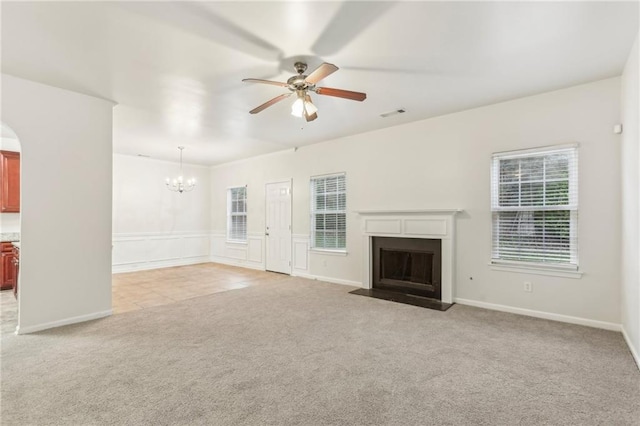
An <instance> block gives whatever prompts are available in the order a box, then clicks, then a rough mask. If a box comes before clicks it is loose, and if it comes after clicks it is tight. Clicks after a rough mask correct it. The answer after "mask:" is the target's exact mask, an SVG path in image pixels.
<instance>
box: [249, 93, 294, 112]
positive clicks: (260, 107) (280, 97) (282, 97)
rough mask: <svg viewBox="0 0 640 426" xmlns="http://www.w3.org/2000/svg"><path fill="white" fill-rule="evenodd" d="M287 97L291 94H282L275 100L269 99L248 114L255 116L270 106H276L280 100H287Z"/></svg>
mask: <svg viewBox="0 0 640 426" xmlns="http://www.w3.org/2000/svg"><path fill="white" fill-rule="evenodd" d="M289 96H291V93H285V94H282V95H280V96H276V97H275V98H273V99H271V100H270V101H267V102H265V103H263V104H262V105H260V106H258V107H255V108H254V109H252V110H251V111H249V114H257V113H259V112H260V111H262V110H263V109H267V108H269V107H270V106H271V105H273V104H276V103H278V102H280V101H281V100H283V99H285V98H288V97H289Z"/></svg>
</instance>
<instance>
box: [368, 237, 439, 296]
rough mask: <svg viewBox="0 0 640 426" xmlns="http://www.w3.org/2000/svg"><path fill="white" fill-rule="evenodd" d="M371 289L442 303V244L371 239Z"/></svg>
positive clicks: (428, 241) (382, 238)
mask: <svg viewBox="0 0 640 426" xmlns="http://www.w3.org/2000/svg"><path fill="white" fill-rule="evenodd" d="M372 243H373V244H372V246H373V253H372V255H373V262H372V266H373V271H372V272H373V288H374V289H381V290H387V291H393V292H398V293H400V294H411V295H417V296H423V297H428V298H432V299H437V300H441V275H442V273H441V269H442V264H441V263H442V250H441V246H442V242H441V240H435V239H424V238H391V237H373V241H372Z"/></svg>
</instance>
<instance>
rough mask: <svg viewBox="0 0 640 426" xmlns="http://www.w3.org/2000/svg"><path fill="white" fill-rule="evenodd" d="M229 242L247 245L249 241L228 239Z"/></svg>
mask: <svg viewBox="0 0 640 426" xmlns="http://www.w3.org/2000/svg"><path fill="white" fill-rule="evenodd" d="M226 243H227V244H240V245H243V246H246V245H247V241H240V240H227V241H226Z"/></svg>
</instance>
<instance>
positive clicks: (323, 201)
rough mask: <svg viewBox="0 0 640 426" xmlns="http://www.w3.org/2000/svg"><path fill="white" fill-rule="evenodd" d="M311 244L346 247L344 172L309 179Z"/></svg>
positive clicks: (338, 248)
mask: <svg viewBox="0 0 640 426" xmlns="http://www.w3.org/2000/svg"><path fill="white" fill-rule="evenodd" d="M311 245H312V247H314V248H320V249H329V250H344V249H346V247H347V186H346V176H345V174H344V173H341V174H336V175H330V176H318V177H312V178H311Z"/></svg>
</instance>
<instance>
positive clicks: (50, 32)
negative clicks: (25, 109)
mask: <svg viewBox="0 0 640 426" xmlns="http://www.w3.org/2000/svg"><path fill="white" fill-rule="evenodd" d="M1 8H2V58H1V59H2V72H5V73H8V74H12V75H15V76H18V77H22V78H27V79H30V80H35V81H38V82H42V83H45V84H49V85H53V86H58V87H62V88H65V89H69V90H74V91H77V92H81V93H85V94H89V95H94V96H98V97H101V98H105V99H110V100H113V101H115V102H117V103H118V106H117V107H116V108H115V110H114V151H115V152H118V153H124V154H132V155H135V154H138V153H140V154H145V155H150V156H151V157H153V158H159V159H168V160H172V161H175V160H176V159H177V158H178V150H177V148H176V147H177V146H178V145H184V146H186V149H185V151H184V158H185V162H189V163H196V164H218V163H222V162H228V161H232V160H236V159H240V158H246V157H250V156H254V155H259V154H264V153H268V152H273V151H278V150H282V149H287V148H291V147H296V146H302V145H308V144H312V143H316V142H320V141H323V140H328V139H333V138H337V137H341V136H346V135H351V134H356V133H361V132H366V131H370V130H374V129H379V128H382V127H388V126H394V125H397V124H401V123H406V122H410V121H415V120H420V119H424V118H428V117H433V116H437V115H441V114H445V113H449V112H453V111H459V110H463V109H467V108H470V107H475V106H479V105H485V104H490V103H495V102H499V101H502V100H506V99H512V98H517V97H521V96H526V95H530V94H535V93H540V92H545V91H549V90H554V89H558V88H561V87H567V86H571V85H575V84H580V83H584V82H588V81H593V80H598V79H602V78H607V77H611V76H616V75H619V74H620V73H621V71H622V68H623V66H624V62H625V60H626V58H627V56H628V54H629V50H630V49H631V45H632V43H633V40H634V37H635V36H636V34H637V33H638V13H639V12H638V3H637V2H564V3H555V2H532V3H525V2H513V3H512V2H393V3H381V2H375V3H365V2H342V3H341V2H302V1H297V2H267V1H264V2H251V3H245V2H238V1H234V2H126V3H125V2H107V3H103V2H100V3H88V2H41V3H27V2H21V3H19V2H16V3H13V2H10V3H7V2H3V3H2V5H1ZM296 59H305V60H306V61H307V62H308V63H309V70H308V71H311V70H312V69H313V68H315V67H316V66H317V65H319V64H320V63H322V62H325V61H326V62H330V63H333V64H336V65H337V66H338V67H340V68H341V69H340V70H339V71H337V72H336V73H334V74H332V75H330V76H329V77H327V78H326V79H325V80H323V81H322V82H320V83H318V86H328V87H335V88H341V89H347V90H354V91H360V92H366V93H367V99H366V100H365V101H364V102H362V103H360V102H354V101H350V100H346V99H339V98H332V97H328V96H319V95H315V94H314V95H312V97H313V101H314V103H315V104H316V105H317V107H318V109H319V112H318V115H319V118H318V119H317V120H316V121H314V122H311V123H306V122H305V121H304V120H303V119H300V118H295V117H293V116H291V115H290V114H289V110H290V105H291V103H292V102H293V99H291V98H290V99H287V100H285V101H283V102H280V103H278V104H276V105H274V106H273V107H271V108H268V109H266V110H264V111H263V112H261V113H259V114H256V115H250V114H249V113H248V112H249V110H251V109H253V108H254V107H256V106H258V105H260V104H262V103H263V102H266V101H267V100H269V99H271V98H273V97H275V96H277V95H279V94H281V93H286V92H287V89H282V88H279V87H276V86H269V85H259V84H248V83H242V82H241V79H243V78H248V77H253V78H265V79H271V80H277V81H285V80H286V79H287V78H288V77H290V76H292V75H294V74H295V71H294V69H293V62H295V60H296ZM308 73H309V72H307V74H308ZM400 107H403V108H405V109H406V110H407V112H406V113H405V114H402V115H395V116H393V117H389V118H381V117H380V114H381V113H384V112H388V111H391V110H394V109H397V108H400Z"/></svg>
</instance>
